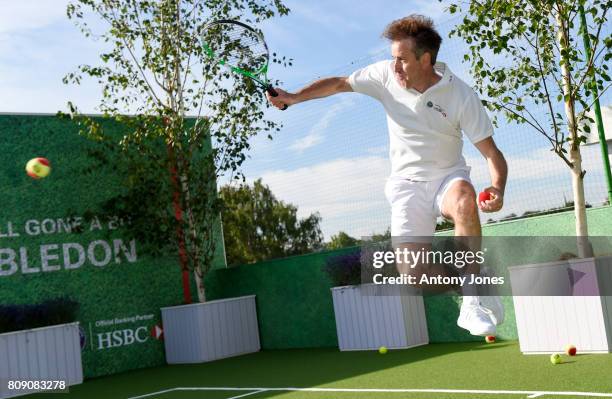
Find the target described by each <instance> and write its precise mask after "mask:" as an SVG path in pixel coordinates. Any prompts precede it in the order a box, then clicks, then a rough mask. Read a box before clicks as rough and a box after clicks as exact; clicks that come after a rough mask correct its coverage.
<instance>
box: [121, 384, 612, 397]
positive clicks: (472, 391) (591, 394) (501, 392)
mask: <svg viewBox="0 0 612 399" xmlns="http://www.w3.org/2000/svg"><path fill="white" fill-rule="evenodd" d="M171 391H260V392H265V391H290V392H294V391H297V392H355V393H360V392H362V393H365V392H370V393H372V392H378V393H466V394H467V393H470V394H492V395H529V396H528V397H530V398H537V397H539V396H545V395H557V396H584V397H595V398H612V393H605V392H564V391H508V390H488V389H382V388H380V389H376V388H365V389H359V388H293V387H287V388H263V387H256V388H245V387H179V388H173V389H166V390H164V391H159V392H153V393H149V394H146V395H141V396H133V397H130V398H128V399H141V398H146V397H150V396H155V395H161V394H162V393H167V392H171ZM255 393H259V392H251V393H249V395H252V394H255ZM243 396H245V395H243Z"/></svg>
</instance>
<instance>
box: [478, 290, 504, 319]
mask: <svg viewBox="0 0 612 399" xmlns="http://www.w3.org/2000/svg"><path fill="white" fill-rule="evenodd" d="M478 298H479V302H480V306H482V307H483V308H484V309H485V310H488V311H489V312H490V313H489V316H490V317H491V321H492V322H493V324H495V325H496V326H499V325H500V324H502V323H503V322H504V318H505V314H506V312H505V310H504V304H503V303H502V301H501V298H500V297H498V296H481V297H478Z"/></svg>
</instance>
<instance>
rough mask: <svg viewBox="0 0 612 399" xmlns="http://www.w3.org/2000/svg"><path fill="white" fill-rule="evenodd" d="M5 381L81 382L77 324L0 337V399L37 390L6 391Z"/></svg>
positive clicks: (72, 383) (71, 383)
mask: <svg viewBox="0 0 612 399" xmlns="http://www.w3.org/2000/svg"><path fill="white" fill-rule="evenodd" d="M7 380H22V381H25V380H29V381H41V380H45V381H49V380H51V381H59V380H62V381H66V385H67V386H70V385H76V384H81V383H82V382H83V366H82V364H81V345H80V338H79V323H69V324H60V325H57V326H50V327H41V328H34V329H31V330H22V331H14V332H9V333H4V334H0V381H1V382H2V384H1V386H0V398H12V397H15V396H21V395H26V394H29V393H33V392H38V391H37V390H28V391H23V390H19V391H9V390H8V388H7Z"/></svg>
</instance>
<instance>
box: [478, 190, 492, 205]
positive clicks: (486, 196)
mask: <svg viewBox="0 0 612 399" xmlns="http://www.w3.org/2000/svg"><path fill="white" fill-rule="evenodd" d="M490 199H491V193H490V192H488V191H481V192H480V194H478V203H479V204H480V203H481V202H485V201H488V200H490Z"/></svg>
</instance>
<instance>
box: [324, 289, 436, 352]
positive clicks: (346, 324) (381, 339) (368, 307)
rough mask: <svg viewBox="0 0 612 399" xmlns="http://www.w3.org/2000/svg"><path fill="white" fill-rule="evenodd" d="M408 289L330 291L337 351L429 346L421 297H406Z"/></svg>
mask: <svg viewBox="0 0 612 399" xmlns="http://www.w3.org/2000/svg"><path fill="white" fill-rule="evenodd" d="M408 289H409V288H408V287H405V286H392V285H375V284H362V285H355V286H353V285H350V286H345V287H335V288H332V297H333V301H334V313H335V316H336V330H337V333H338V346H339V347H340V350H341V351H349V350H370V349H378V348H380V347H381V346H386V347H387V348H389V349H399V348H410V347H413V346H419V345H426V344H428V343H429V335H428V333H427V320H426V319H425V306H424V304H423V297H422V296H415V295H411V294H409V291H408Z"/></svg>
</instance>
